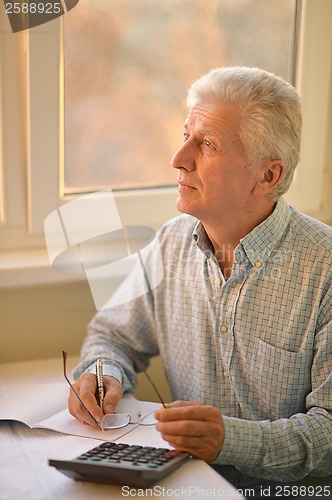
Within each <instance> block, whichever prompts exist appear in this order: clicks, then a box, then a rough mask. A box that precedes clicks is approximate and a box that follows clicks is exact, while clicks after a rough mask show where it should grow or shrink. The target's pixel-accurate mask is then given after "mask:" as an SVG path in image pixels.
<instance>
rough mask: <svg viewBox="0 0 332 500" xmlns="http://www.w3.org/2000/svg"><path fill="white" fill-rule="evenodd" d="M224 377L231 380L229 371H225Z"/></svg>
mask: <svg viewBox="0 0 332 500" xmlns="http://www.w3.org/2000/svg"><path fill="white" fill-rule="evenodd" d="M224 377H225V378H229V373H228V371H227V370H225V371H224Z"/></svg>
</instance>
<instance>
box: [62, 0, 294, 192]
mask: <svg viewBox="0 0 332 500" xmlns="http://www.w3.org/2000/svg"><path fill="white" fill-rule="evenodd" d="M294 5H295V1H294V0H278V2H277V3H276V2H275V0H208V1H207V0H80V2H79V3H78V4H77V6H76V7H75V9H73V10H72V11H70V12H69V13H68V14H66V15H65V16H64V60H65V113H64V117H65V175H64V178H65V191H66V192H67V193H68V192H84V191H91V190H96V189H99V188H103V187H111V188H113V189H122V188H132V187H149V186H162V185H170V184H174V182H175V178H176V174H175V172H173V171H172V168H170V166H169V162H170V159H171V157H172V154H173V153H174V152H175V151H176V149H177V148H178V147H179V146H180V144H181V140H182V126H183V121H184V118H185V113H184V110H183V101H184V98H185V95H186V93H187V89H188V86H189V85H190V84H191V83H192V82H193V81H194V80H195V79H196V78H198V77H199V76H201V75H202V74H203V73H205V72H207V71H209V70H210V69H211V68H213V67H216V66H222V65H250V66H260V67H262V68H265V69H267V70H269V71H273V72H275V73H277V74H279V75H281V76H283V77H284V78H286V79H287V78H289V74H290V60H291V45H292V43H291V42H292V23H293V17H294V16H293V13H294V12H293V11H294Z"/></svg>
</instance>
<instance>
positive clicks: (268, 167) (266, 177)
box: [253, 160, 285, 195]
mask: <svg viewBox="0 0 332 500" xmlns="http://www.w3.org/2000/svg"><path fill="white" fill-rule="evenodd" d="M284 171H285V165H284V162H283V161H282V160H268V161H266V162H264V164H263V165H262V167H261V175H260V176H259V177H258V179H257V182H256V185H255V187H254V189H253V194H255V195H264V194H270V193H271V192H272V191H273V189H274V188H275V187H276V185H277V184H278V183H279V182H280V180H281V178H282V176H283V174H284Z"/></svg>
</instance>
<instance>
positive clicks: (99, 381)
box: [96, 359, 104, 409]
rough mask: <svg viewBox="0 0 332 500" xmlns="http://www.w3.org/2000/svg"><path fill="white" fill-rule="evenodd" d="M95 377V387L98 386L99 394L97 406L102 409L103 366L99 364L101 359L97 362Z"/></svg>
mask: <svg viewBox="0 0 332 500" xmlns="http://www.w3.org/2000/svg"><path fill="white" fill-rule="evenodd" d="M96 377H97V385H98V392H99V406H100V408H101V409H103V401H104V380H103V364H102V362H101V359H98V360H97V365H96Z"/></svg>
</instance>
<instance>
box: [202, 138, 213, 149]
mask: <svg viewBox="0 0 332 500" xmlns="http://www.w3.org/2000/svg"><path fill="white" fill-rule="evenodd" d="M204 144H205V146H206V147H208V148H210V147H211V146H212V143H211V142H210V141H208V140H207V139H206V140H205V141H204Z"/></svg>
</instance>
